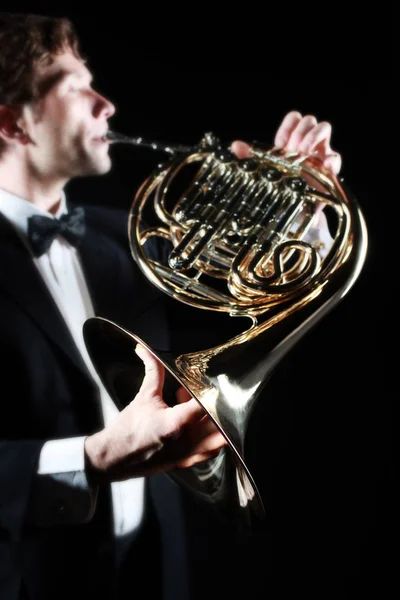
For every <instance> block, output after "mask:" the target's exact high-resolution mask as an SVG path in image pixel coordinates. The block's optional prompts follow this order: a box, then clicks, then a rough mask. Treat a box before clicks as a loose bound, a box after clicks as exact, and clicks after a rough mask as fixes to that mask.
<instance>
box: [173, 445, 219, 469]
mask: <svg viewBox="0 0 400 600" xmlns="http://www.w3.org/2000/svg"><path fill="white" fill-rule="evenodd" d="M220 452H221V450H219V449H218V450H213V451H212V452H204V453H203V454H195V455H193V456H189V457H188V458H184V459H183V460H181V461H179V462H178V464H177V465H176V466H177V468H178V469H187V468H189V467H193V466H194V465H198V464H199V463H202V462H205V461H206V460H211V459H213V458H216V457H217V456H218V455H219V453H220Z"/></svg>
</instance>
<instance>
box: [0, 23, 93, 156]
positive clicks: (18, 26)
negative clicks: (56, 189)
mask: <svg viewBox="0 0 400 600" xmlns="http://www.w3.org/2000/svg"><path fill="white" fill-rule="evenodd" d="M65 48H71V50H72V51H73V52H74V54H75V56H77V57H78V58H81V59H82V60H84V57H83V56H82V54H81V52H80V49H79V40H78V36H77V33H76V30H75V27H74V25H73V24H72V23H71V21H70V20H69V19H67V18H61V17H60V18H59V17H48V16H44V15H35V14H22V13H21V14H17V13H16V14H13V13H0V104H5V105H9V106H17V105H21V104H25V103H26V102H31V101H32V100H35V99H36V98H37V97H38V95H39V90H38V86H37V78H36V73H37V70H38V67H39V66H42V65H48V64H51V62H52V60H53V56H54V55H55V54H58V53H60V52H62V51H63V50H64V49H65ZM3 149H4V144H3V141H2V140H1V139H0V154H1V152H2V150H3Z"/></svg>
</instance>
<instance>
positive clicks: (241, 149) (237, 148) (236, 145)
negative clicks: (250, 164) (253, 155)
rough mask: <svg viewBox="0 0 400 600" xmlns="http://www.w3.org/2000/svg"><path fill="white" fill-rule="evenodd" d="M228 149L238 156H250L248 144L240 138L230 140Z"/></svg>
mask: <svg viewBox="0 0 400 600" xmlns="http://www.w3.org/2000/svg"><path fill="white" fill-rule="evenodd" d="M230 150H231V152H233V154H236V156H237V157H238V158H249V156H250V146H249V144H246V142H242V141H240V140H235V141H234V142H232V144H231V146H230Z"/></svg>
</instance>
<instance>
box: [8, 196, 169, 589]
mask: <svg viewBox="0 0 400 600" xmlns="http://www.w3.org/2000/svg"><path fill="white" fill-rule="evenodd" d="M86 215H87V232H86V234H85V237H84V239H83V240H82V242H81V245H80V248H79V254H80V257H81V263H82V267H83V270H84V273H85V276H86V279H87V282H88V286H89V291H90V293H91V297H92V301H93V303H94V307H95V313H96V314H97V315H98V316H104V317H106V318H108V319H110V320H112V321H115V322H117V323H118V324H120V325H122V326H123V327H126V328H127V329H129V330H130V331H133V332H135V333H137V335H139V336H140V337H141V338H142V339H144V340H145V341H146V342H147V343H148V344H150V345H151V346H152V347H153V348H159V349H168V348H169V343H170V341H169V330H168V325H167V321H166V316H165V302H164V300H165V295H164V294H163V293H162V292H160V291H158V290H157V289H156V288H155V287H154V286H153V285H151V284H150V283H149V282H148V281H147V280H146V278H145V277H144V275H143V274H142V273H141V272H140V270H139V268H138V267H137V265H136V264H135V263H134V261H133V259H132V257H131V254H130V251H129V245H128V237H127V215H126V214H125V213H124V212H123V211H118V210H113V209H109V208H100V207H86ZM0 367H1V399H0V598H1V599H2V600H14V599H16V598H20V597H21V598H22V597H28V598H33V599H35V600H36V599H37V600H46V599H47V598H57V599H58V600H61V598H64V597H65V598H71V597H73V596H74V597H75V598H80V597H82V598H83V597H88V596H87V592H89V593H90V592H93V590H94V589H95V588H94V577H93V574H94V573H95V574H96V579H98V580H99V581H101V576H102V575H103V574H104V572H105V571H106V570H107V567H104V568H103V567H102V566H101V564H100V562H99V563H98V566H96V564H97V563H96V561H97V560H98V558H99V553H100V548H101V540H102V539H103V537H104V539H106V536H107V535H108V534H109V530H108V529H107V528H108V527H109V526H110V523H109V522H107V519H105V520H104V521H103V523H102V524H101V525H99V519H97V520H96V519H94V520H93V523H76V524H75V525H72V526H71V525H68V526H65V525H63V519H64V517H63V514H62V511H60V504H59V502H58V499H57V497H55V496H54V495H52V496H51V497H49V498H48V499H46V500H45V502H48V506H45V507H44V508H45V510H48V511H50V512H52V513H53V514H54V525H53V526H51V527H35V524H34V523H30V522H29V519H28V515H29V503H30V494H31V486H32V482H33V481H34V476H35V473H36V469H37V460H38V456H39V454H40V450H41V448H42V446H43V443H44V442H45V441H46V440H49V439H55V438H64V437H73V436H80V435H87V434H90V433H92V432H94V431H97V430H99V429H100V428H101V427H102V419H101V415H100V411H99V407H100V405H99V398H98V392H97V391H96V389H95V387H94V385H93V383H92V379H91V377H90V375H89V373H88V371H87V368H86V366H85V364H84V363H83V361H82V359H81V357H80V355H79V353H78V350H77V348H76V346H75V344H74V341H73V339H72V337H71V335H70V333H69V331H68V329H67V327H66V325H65V323H64V321H63V319H62V318H61V316H60V314H59V312H58V309H57V307H56V305H55V303H54V302H53V299H52V297H51V295H50V294H49V292H48V290H47V288H46V286H45V284H44V283H43V281H42V279H41V276H40V274H39V273H38V272H37V271H36V268H35V266H34V264H33V262H32V259H31V256H30V254H29V252H28V251H27V249H26V247H25V246H24V244H23V243H22V242H21V240H20V238H19V236H18V235H17V234H16V233H15V231H14V229H13V228H12V227H11V226H10V224H9V222H8V221H7V220H6V219H5V218H4V217H3V216H2V215H1V214H0ZM165 479H167V478H165ZM171 485H174V484H171ZM60 495H61V494H60ZM64 508H65V507H64ZM66 508H67V509H68V507H66ZM64 514H65V513H64ZM166 519H167V520H168V518H166ZM94 559H95V560H94ZM107 562H108V561H105V563H107ZM92 563H93V565H92ZM131 568H132V566H131ZM78 582H82V583H78ZM79 590H82V594H81V595H80V594H79ZM134 592H135V574H134V572H132V594H134ZM24 594H25V596H24ZM89 597H92V596H91V595H90V596H89Z"/></svg>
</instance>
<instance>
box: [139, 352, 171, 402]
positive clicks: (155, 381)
mask: <svg viewBox="0 0 400 600" xmlns="http://www.w3.org/2000/svg"><path fill="white" fill-rule="evenodd" d="M135 352H136V354H137V355H138V356H139V358H140V359H141V360H142V361H143V364H144V370H145V374H144V379H143V382H142V385H141V387H140V390H139V391H140V392H146V393H148V394H153V395H160V396H161V395H162V389H163V385H164V379H165V369H164V366H163V364H162V363H161V362H160V361H159V360H157V359H156V357H155V356H153V354H152V353H151V352H149V351H148V350H147V349H146V348H144V347H143V346H141V345H140V344H138V345H137V346H136V348H135Z"/></svg>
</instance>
